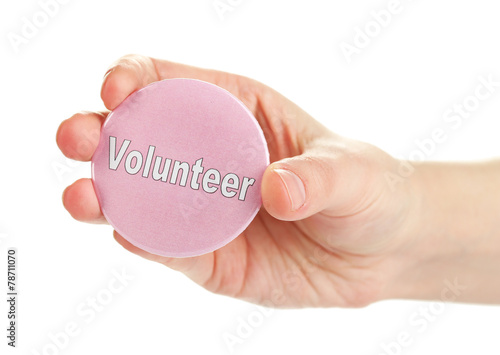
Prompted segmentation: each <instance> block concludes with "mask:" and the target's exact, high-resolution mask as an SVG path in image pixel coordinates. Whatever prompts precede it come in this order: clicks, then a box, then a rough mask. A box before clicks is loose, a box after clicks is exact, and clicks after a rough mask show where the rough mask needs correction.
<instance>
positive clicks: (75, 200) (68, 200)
mask: <svg viewBox="0 0 500 355" xmlns="http://www.w3.org/2000/svg"><path fill="white" fill-rule="evenodd" d="M63 204H64V207H65V208H66V210H68V212H69V213H70V214H71V216H73V218H74V219H76V220H78V221H82V222H88V223H107V222H106V219H105V218H104V216H103V214H102V212H101V209H100V207H99V202H98V201H97V196H96V194H95V191H94V186H93V185H92V181H91V180H90V179H80V180H77V181H75V182H74V183H73V184H72V185H70V186H68V187H67V188H66V190H64V193H63Z"/></svg>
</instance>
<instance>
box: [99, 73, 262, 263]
mask: <svg viewBox="0 0 500 355" xmlns="http://www.w3.org/2000/svg"><path fill="white" fill-rule="evenodd" d="M267 165H269V153H268V150H267V145H266V141H265V139H264V135H263V133H262V130H261V128H260V126H259V125H258V123H257V121H256V119H255V118H254V117H253V115H252V113H251V112H250V111H249V110H248V109H247V108H246V107H245V106H244V105H243V103H241V102H240V101H239V100H238V99H237V98H236V97H234V96H233V95H232V94H230V93H229V92H227V91H226V90H224V89H222V88H220V87H218V86H215V85H213V84H209V83H206V82H203V81H199V80H192V79H171V80H163V81H159V82H156V83H153V84H151V85H149V86H147V87H145V88H143V89H141V90H139V91H137V92H135V93H134V94H132V95H130V96H129V97H128V98H127V99H126V100H125V101H123V103H122V104H121V105H120V106H118V107H117V108H116V109H115V110H114V111H113V112H111V113H110V114H109V116H108V118H107V119H106V122H105V123H104V125H103V127H102V131H101V138H100V142H99V145H98V147H97V150H96V152H95V153H94V156H93V158H92V179H93V182H94V188H95V191H96V194H97V198H98V200H99V204H100V206H101V210H102V212H103V214H104V216H105V217H106V219H107V220H108V222H109V223H110V224H111V225H112V226H113V228H114V229H115V230H116V231H117V232H118V233H120V234H121V235H122V236H123V237H124V238H125V239H127V240H128V241H129V242H130V243H132V244H134V245H135V246H137V247H139V248H141V249H143V250H146V251H148V252H150V253H153V254H157V255H162V256H170V257H188V256H196V255H201V254H205V253H208V252H211V251H214V250H216V249H218V248H220V247H222V246H224V245H225V244H227V243H229V242H230V241H231V240H233V239H234V238H236V237H237V236H238V235H239V234H240V233H241V232H243V231H244V230H245V228H246V227H247V226H248V225H249V224H250V222H251V221H252V220H253V218H254V217H255V215H256V214H257V212H258V211H259V209H260V206H261V197H260V185H261V179H262V175H263V173H264V170H265V169H266V167H267Z"/></svg>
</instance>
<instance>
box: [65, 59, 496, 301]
mask: <svg viewBox="0 0 500 355" xmlns="http://www.w3.org/2000/svg"><path fill="white" fill-rule="evenodd" d="M179 77H181V78H195V79H200V80H204V81H207V82H211V83H214V84H216V85H218V86H221V87H223V88H225V89H226V90H228V91H229V92H231V93H232V94H234V95H235V96H237V97H238V98H239V99H240V100H241V101H243V103H244V104H245V105H246V106H247V107H248V108H249V109H250V110H251V111H252V112H253V114H254V116H255V117H256V118H257V120H258V122H259V124H260V125H261V127H262V129H263V131H264V134H265V137H266V140H267V143H268V147H269V151H270V158H271V165H270V166H269V167H268V168H267V169H266V171H265V173H264V176H263V181H262V200H263V208H261V210H260V212H259V213H258V215H257V217H256V218H255V220H254V221H253V222H252V223H251V224H250V225H249V227H248V228H247V229H246V230H245V231H244V232H243V233H242V234H241V235H240V236H238V237H237V238H236V239H235V240H233V241H232V242H230V243H229V244H227V245H226V246H224V247H223V248H221V249H219V250H216V251H214V252H212V253H208V254H205V255H201V256H197V257H191V258H166V257H161V256H157V255H153V254H150V253H147V252H145V251H143V250H141V249H139V248H137V247H135V246H134V245H132V244H130V243H129V242H127V241H126V240H125V239H124V238H123V237H121V236H120V235H119V234H118V233H116V231H115V232H114V237H115V239H116V240H117V241H118V243H120V244H121V245H122V246H123V247H124V248H125V249H127V250H129V251H131V252H132V253H135V254H137V255H139V256H141V257H143V258H146V259H149V260H152V261H156V262H159V263H162V264H164V265H166V266H168V267H170V268H172V269H174V270H178V271H180V272H183V273H184V274H185V275H187V276H188V277H189V278H191V279H192V280H193V281H194V282H196V283H198V284H200V285H201V286H203V287H205V288H206V289H207V290H209V291H212V292H215V293H219V294H224V295H228V296H231V297H236V298H240V299H244V300H247V301H250V302H254V303H258V304H263V305H266V306H272V307H282V308H283V307H288V308H290V307H330V306H340V307H362V306H365V305H368V304H370V303H373V302H376V301H380V300H384V299H390V298H414V299H440V298H443V296H442V294H443V289H445V288H446V285H447V284H446V282H447V280H448V281H450V282H452V283H453V282H458V284H460V285H461V286H460V290H461V291H460V295H459V297H458V298H457V299H456V300H457V301H462V302H482V303H498V302H499V301H500V286H499V283H498V282H497V280H498V277H499V276H500V262H499V260H500V242H499V238H500V222H499V221H500V218H498V214H499V211H500V183H499V181H500V162H499V161H489V162H482V163H474V164H458V163H456V164H446V163H442V164H439V163H421V164H419V165H414V163H413V165H412V166H413V170H412V171H411V173H410V174H401V166H402V165H401V164H402V163H404V162H401V161H399V160H397V159H394V158H392V157H391V156H389V155H388V154H386V153H385V152H383V151H381V150H380V149H378V148H376V147H374V146H372V145H369V144H366V143H362V142H358V141H354V140H351V139H348V138H345V137H341V136H339V135H337V134H335V133H333V132H330V131H329V130H328V129H326V128H325V127H324V126H322V125H321V124H320V123H319V122H317V121H315V120H314V119H313V118H312V117H311V116H309V115H308V114H307V113H306V112H304V111H303V110H302V109H300V108H299V107H298V106H296V105H295V104H294V103H292V102H290V101H289V100H288V99H286V98H285V97H283V96H282V95H280V94H279V93H277V92H276V91H274V90H272V89H271V88H269V87H267V86H265V85H263V84H261V83H259V82H257V81H255V80H252V79H249V78H246V77H242V76H239V75H234V74H228V73H224V72H219V71H214V70H206V69H200V68H195V67H190V66H186V65H182V64H177V63H172V62H168V61H164V60H158V59H153V58H148V57H144V56H139V55H128V56H125V57H123V58H121V59H119V60H118V61H117V62H116V63H114V64H113V65H112V67H111V69H109V70H108V72H107V73H106V75H105V76H104V82H103V85H102V90H101V97H102V100H103V102H104V105H105V106H106V108H107V109H108V110H113V109H114V108H116V107H117V106H118V105H119V104H120V103H121V102H122V101H123V100H124V99H125V98H126V97H127V96H128V95H130V94H131V93H133V92H134V91H136V90H138V89H140V88H142V87H144V86H146V85H148V84H150V83H152V82H155V81H158V80H162V79H169V78H179ZM108 112H109V111H106V112H83V113H77V114H75V115H74V116H72V117H71V118H69V119H67V120H65V121H63V122H62V123H61V125H60V127H59V130H58V132H57V144H58V146H59V148H60V149H61V151H62V152H63V153H64V154H65V155H66V156H67V157H69V158H72V159H76V160H81V161H89V160H90V159H91V158H92V154H93V152H94V151H95V149H96V147H97V144H98V141H99V130H100V127H101V125H102V123H103V122H104V120H105V118H106V116H107V114H108ZM283 174H284V175H283ZM290 174H293V175H295V176H296V178H295V180H293V179H292V180H290V179H289V178H290V176H293V175H290ZM388 174H393V175H390V176H393V177H394V176H396V177H397V179H396V180H395V181H394V180H392V182H391V181H389V180H388V177H387V176H388ZM402 175H404V176H402ZM287 177H288V180H287ZM286 181H288V183H287V184H286V185H285V183H284V182H286ZM63 203H64V206H65V208H66V209H67V210H68V212H69V213H70V214H71V215H72V216H73V217H74V218H75V219H77V220H79V221H83V222H88V223H106V221H105V219H104V217H103V215H102V213H101V211H100V209H99V204H98V202H97V198H96V195H95V192H94V189H93V187H92V183H91V181H90V180H89V179H81V180H78V181H76V182H75V183H73V184H72V185H70V186H68V187H67V188H66V190H65V192H64V194H63ZM457 280H458V281H457Z"/></svg>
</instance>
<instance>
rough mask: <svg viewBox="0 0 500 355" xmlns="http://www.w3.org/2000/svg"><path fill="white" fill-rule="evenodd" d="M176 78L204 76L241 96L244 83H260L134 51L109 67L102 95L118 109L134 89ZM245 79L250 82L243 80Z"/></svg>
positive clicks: (108, 105)
mask: <svg viewBox="0 0 500 355" xmlns="http://www.w3.org/2000/svg"><path fill="white" fill-rule="evenodd" d="M173 78H188V79H198V80H203V81H206V82H209V83H212V84H215V85H218V86H220V87H223V88H225V89H226V90H228V91H230V92H231V93H233V94H234V95H236V96H238V97H240V96H241V95H240V94H241V93H240V87H241V86H243V87H246V88H247V89H248V86H253V85H259V84H258V83H257V82H256V81H253V80H251V79H248V78H244V77H241V76H238V75H234V74H228V73H224V72H220V71H216V70H209V69H202V68H196V67H192V66H189V65H184V64H179V63H174V62H169V61H166V60H160V59H154V58H149V57H145V56H141V55H136V54H131V55H126V56H124V57H122V58H120V59H119V60H117V61H116V62H115V63H114V64H113V65H112V66H111V68H110V69H109V70H108V72H107V73H106V75H105V77H104V82H103V85H102V88H101V98H102V100H103V102H104V105H105V106H106V107H107V108H108V109H110V110H114V109H115V108H116V107H117V106H118V105H119V104H120V103H121V102H122V101H123V100H125V98H127V96H129V95H130V94H131V93H133V92H134V91H137V90H139V89H141V88H143V87H145V86H147V85H149V84H151V83H153V82H155V81H158V80H163V79H173ZM245 81H247V83H246V84H247V85H245V83H243V82H245ZM250 83H251V85H250ZM242 84H243V85H242ZM247 89H245V90H247ZM245 95H246V94H245ZM240 99H241V97H240Z"/></svg>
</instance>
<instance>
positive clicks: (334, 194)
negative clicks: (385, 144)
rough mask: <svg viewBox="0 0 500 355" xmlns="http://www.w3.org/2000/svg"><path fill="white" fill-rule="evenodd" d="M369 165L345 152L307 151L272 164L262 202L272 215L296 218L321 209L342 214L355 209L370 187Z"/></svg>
mask: <svg viewBox="0 0 500 355" xmlns="http://www.w3.org/2000/svg"><path fill="white" fill-rule="evenodd" d="M366 170H367V167H366V165H365V164H363V163H362V162H360V161H359V160H358V159H352V160H351V159H349V158H348V157H347V156H346V155H345V154H342V153H341V154H331V153H330V154H328V152H327V153H326V154H325V153H322V154H317V153H307V152H306V153H304V154H302V155H298V156H295V157H291V158H286V159H283V160H280V161H277V162H274V163H273V164H271V165H269V166H268V167H267V169H266V171H265V172H264V176H263V178H262V202H263V205H264V208H265V209H266V210H267V212H269V213H270V214H271V215H272V216H273V217H275V218H277V219H280V220H284V221H296V220H301V219H304V218H307V217H309V216H312V215H313V214H316V213H318V212H321V211H325V210H328V214H329V215H331V216H335V217H342V216H345V215H349V214H350V213H353V212H355V211H354V209H355V208H356V206H359V202H360V201H362V200H363V197H362V195H363V194H364V192H366V191H367V189H368V186H366V185H367V175H369V174H367V171H366Z"/></svg>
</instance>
